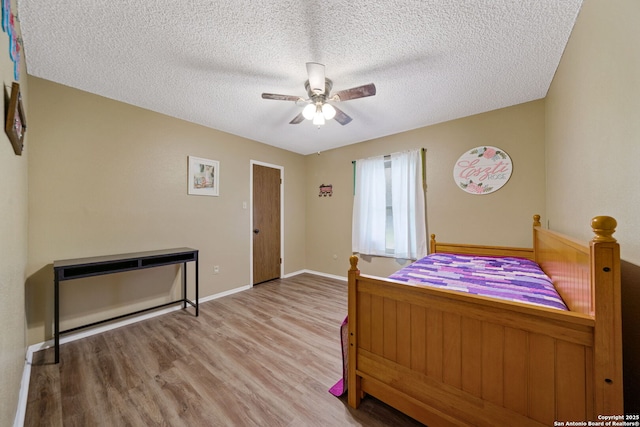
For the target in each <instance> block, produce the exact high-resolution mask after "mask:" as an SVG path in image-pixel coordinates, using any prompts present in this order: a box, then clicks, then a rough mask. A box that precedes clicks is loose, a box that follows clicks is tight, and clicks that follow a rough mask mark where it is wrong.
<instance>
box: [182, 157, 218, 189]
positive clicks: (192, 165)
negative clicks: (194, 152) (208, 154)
mask: <svg viewBox="0 0 640 427" xmlns="http://www.w3.org/2000/svg"><path fill="white" fill-rule="evenodd" d="M188 181H189V194H194V195H197V196H219V195H220V162H218V161H217V160H209V159H203V158H201V157H194V156H189V169H188Z"/></svg>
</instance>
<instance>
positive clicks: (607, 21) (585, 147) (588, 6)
mask: <svg viewBox="0 0 640 427" xmlns="http://www.w3.org/2000/svg"><path fill="white" fill-rule="evenodd" d="M639 26H640V2H638V1H637V0H585V2H584V3H583V6H582V10H581V12H580V14H579V16H578V20H577V22H576V25H575V27H574V30H573V32H572V34H571V38H570V39H569V43H568V45H567V48H566V50H565V53H564V55H563V57H562V61H561V62H560V66H559V67H558V71H557V73H556V76H555V78H554V80H553V83H552V85H551V88H550V90H549V93H548V96H547V98H546V122H547V128H546V147H547V159H546V164H547V192H546V193H547V212H548V216H549V220H550V222H551V227H552V228H555V229H557V230H560V231H563V232H565V233H567V234H570V235H573V236H575V237H582V238H584V239H589V238H590V237H591V235H590V233H589V231H588V228H587V227H585V225H588V224H589V222H590V220H591V218H592V217H593V216H596V215H611V216H613V217H615V218H616V219H617V220H618V229H617V232H616V234H615V235H614V237H616V238H617V239H618V241H619V242H620V251H621V256H622V259H623V260H625V261H626V262H625V263H623V284H622V287H623V289H622V297H623V334H624V338H623V342H624V347H625V349H624V370H625V409H626V410H627V411H630V412H632V413H633V412H635V413H638V411H640V398H639V397H638V396H640V340H639V339H638V337H639V336H640V314H639V313H640V312H639V310H638V305H639V304H640V267H638V266H640V215H638V213H639V212H640V168H639V167H638V160H639V159H640V117H639V116H640V77H639V76H640V38H639V35H638V34H639V33H638V28H639Z"/></svg>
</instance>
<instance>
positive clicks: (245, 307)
mask: <svg viewBox="0 0 640 427" xmlns="http://www.w3.org/2000/svg"><path fill="white" fill-rule="evenodd" d="M346 312H347V285H346V283H345V282H341V281H338V280H332V279H328V278H324V277H320V276H315V275H311V274H301V275H298V276H295V277H292V278H289V279H280V280H275V281H272V282H267V283H263V284H261V285H257V286H255V287H253V288H252V289H250V290H247V291H243V292H240V293H237V294H234V295H230V296H227V297H224V298H220V299H217V300H214V301H209V302H206V303H203V304H201V305H200V316H199V317H195V316H193V314H192V313H193V311H192V309H187V311H184V310H180V311H175V312H172V313H170V314H166V315H162V316H158V317H156V318H153V319H149V320H145V321H142V322H138V323H135V324H132V325H128V326H124V327H121V328H118V329H115V330H112V331H109V332H105V333H103V334H99V335H94V336H91V337H88V338H84V339H81V340H78V341H73V342H70V343H67V344H63V345H62V346H61V347H60V363H59V364H58V365H55V364H53V363H52V361H53V349H47V350H43V351H40V352H38V353H36V354H35V355H34V362H33V366H32V369H31V380H30V386H29V396H28V402H27V412H26V420H25V425H26V426H82V427H85V426H109V427H111V426H172V427H173V426H190V427H191V426H269V427H271V426H358V425H360V426H421V425H422V424H420V423H418V422H417V421H415V420H413V419H411V418H409V417H407V416H405V415H404V414H401V413H400V412H398V411H396V410H394V409H393V408H390V407H389V406H387V405H385V404H383V403H382V402H380V401H378V400H376V399H374V398H372V397H369V396H367V397H365V399H364V400H363V402H362V404H361V406H360V407H359V409H358V410H354V409H352V408H350V407H349V406H348V405H347V402H346V396H343V397H342V398H337V397H335V396H333V395H331V394H330V393H329V392H328V389H329V388H330V387H331V386H332V385H333V384H335V382H336V381H337V380H339V379H340V377H341V376H342V368H341V366H342V358H341V350H340V324H341V323H342V320H343V319H344V317H345V315H346Z"/></svg>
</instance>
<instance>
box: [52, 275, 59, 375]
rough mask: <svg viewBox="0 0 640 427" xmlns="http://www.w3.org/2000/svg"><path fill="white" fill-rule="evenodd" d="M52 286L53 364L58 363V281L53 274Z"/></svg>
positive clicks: (56, 276)
mask: <svg viewBox="0 0 640 427" xmlns="http://www.w3.org/2000/svg"><path fill="white" fill-rule="evenodd" d="M54 282H55V285H54V286H53V306H54V308H53V344H54V347H55V350H54V351H55V363H58V362H60V281H59V280H58V274H57V273H56V274H55V278H54Z"/></svg>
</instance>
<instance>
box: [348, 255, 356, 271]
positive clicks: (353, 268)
mask: <svg viewBox="0 0 640 427" xmlns="http://www.w3.org/2000/svg"><path fill="white" fill-rule="evenodd" d="M349 263H350V264H351V269H350V270H351V271H356V270H357V269H358V257H357V256H355V255H351V256H350V257H349Z"/></svg>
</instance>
